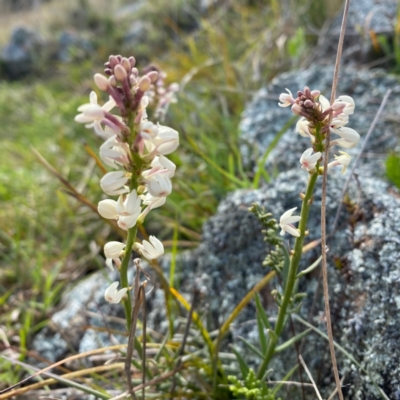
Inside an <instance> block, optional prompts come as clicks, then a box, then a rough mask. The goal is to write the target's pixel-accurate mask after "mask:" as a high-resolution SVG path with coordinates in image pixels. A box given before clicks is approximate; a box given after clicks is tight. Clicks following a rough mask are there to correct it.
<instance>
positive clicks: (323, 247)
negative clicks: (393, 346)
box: [321, 0, 350, 400]
mask: <svg viewBox="0 0 400 400" xmlns="http://www.w3.org/2000/svg"><path fill="white" fill-rule="evenodd" d="M349 6H350V0H346V3H345V6H344V12H343V19H342V26H341V29H340V37H339V43H338V48H337V54H336V63H335V70H334V74H333V81H332V93H331V104H333V102H334V100H335V97H336V88H337V84H338V78H339V67H340V60H341V56H342V50H343V41H344V34H345V31H346V22H347V14H348V11H349ZM329 142H330V131H329V129H328V131H327V133H326V141H325V155H324V173H323V180H322V199H321V252H322V280H323V288H324V303H325V317H326V327H327V332H328V337H329V349H330V353H331V359H332V367H333V373H334V375H335V382H336V387H337V389H338V395H339V399H340V400H344V399H343V393H342V389H341V385H340V378H339V371H338V368H337V362H336V355H335V347H334V344H333V333H332V323H331V314H330V308H329V287H328V268H327V261H326V191H327V181H328V156H329Z"/></svg>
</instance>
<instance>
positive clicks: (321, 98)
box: [318, 94, 331, 111]
mask: <svg viewBox="0 0 400 400" xmlns="http://www.w3.org/2000/svg"><path fill="white" fill-rule="evenodd" d="M318 101H319V103H320V104H321V107H322V111H325V110H327V109H328V108H329V107H330V106H331V103H330V102H329V100H328V99H327V98H326V97H325V96H324V95H322V94H321V95H320V96H319V98H318Z"/></svg>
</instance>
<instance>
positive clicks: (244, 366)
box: [230, 346, 250, 379]
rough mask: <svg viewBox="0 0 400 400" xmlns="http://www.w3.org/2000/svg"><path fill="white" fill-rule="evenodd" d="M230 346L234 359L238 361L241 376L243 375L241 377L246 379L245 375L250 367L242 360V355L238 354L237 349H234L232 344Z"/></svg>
mask: <svg viewBox="0 0 400 400" xmlns="http://www.w3.org/2000/svg"><path fill="white" fill-rule="evenodd" d="M230 347H231V350H232V352H233V353H234V354H235V356H236V359H237V361H238V363H239V368H240V372H241V373H242V377H243V379H246V377H247V375H248V373H249V370H250V367H249V366H248V365H247V363H246V361H245V360H244V358H243V356H242V355H241V354H240V352H239V350H237V349H235V347H234V346H230Z"/></svg>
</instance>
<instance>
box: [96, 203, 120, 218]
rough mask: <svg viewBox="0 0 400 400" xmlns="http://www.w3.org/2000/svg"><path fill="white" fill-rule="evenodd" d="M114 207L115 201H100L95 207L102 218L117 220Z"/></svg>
mask: <svg viewBox="0 0 400 400" xmlns="http://www.w3.org/2000/svg"><path fill="white" fill-rule="evenodd" d="M116 205H117V202H116V201H115V200H110V199H107V200H101V201H100V202H99V205H98V206H97V210H98V212H99V214H100V215H101V216H102V217H103V218H107V219H118V213H117V208H116Z"/></svg>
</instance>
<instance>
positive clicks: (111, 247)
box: [104, 242, 125, 259]
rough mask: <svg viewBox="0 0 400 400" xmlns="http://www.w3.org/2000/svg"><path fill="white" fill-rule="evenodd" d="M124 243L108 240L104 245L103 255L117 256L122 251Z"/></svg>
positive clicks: (107, 256) (108, 256)
mask: <svg viewBox="0 0 400 400" xmlns="http://www.w3.org/2000/svg"><path fill="white" fill-rule="evenodd" d="M124 249H125V243H121V242H108V243H106V244H105V245H104V255H105V256H106V258H111V259H112V258H119V257H120V256H121V254H123V253H124V251H123V250H124Z"/></svg>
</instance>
